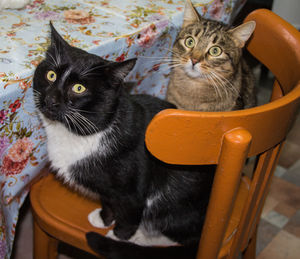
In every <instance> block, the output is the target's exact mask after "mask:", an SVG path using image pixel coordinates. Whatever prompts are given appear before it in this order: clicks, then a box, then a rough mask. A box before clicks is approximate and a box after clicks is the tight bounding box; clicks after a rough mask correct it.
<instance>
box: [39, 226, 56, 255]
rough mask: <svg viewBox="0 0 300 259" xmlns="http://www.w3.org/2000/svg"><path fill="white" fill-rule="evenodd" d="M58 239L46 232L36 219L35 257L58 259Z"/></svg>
mask: <svg viewBox="0 0 300 259" xmlns="http://www.w3.org/2000/svg"><path fill="white" fill-rule="evenodd" d="M57 245H58V240H57V239H55V238H53V237H51V236H49V235H48V234H47V233H45V232H44V231H43V230H42V229H41V228H40V226H39V225H38V224H37V223H36V222H35V221H34V256H33V258H34V259H41V258H43V259H56V257H57Z"/></svg>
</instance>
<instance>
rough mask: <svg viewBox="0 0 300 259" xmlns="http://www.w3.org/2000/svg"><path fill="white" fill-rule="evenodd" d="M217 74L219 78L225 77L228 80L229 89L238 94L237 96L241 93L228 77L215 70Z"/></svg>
mask: <svg viewBox="0 0 300 259" xmlns="http://www.w3.org/2000/svg"><path fill="white" fill-rule="evenodd" d="M215 74H216V75H217V76H218V77H219V78H221V79H223V80H224V81H226V83H227V85H228V86H229V89H230V90H231V91H232V92H233V93H234V94H235V95H237V96H239V95H240V93H239V91H238V90H237V89H236V88H235V87H234V85H233V84H232V83H231V82H230V81H229V80H228V79H227V78H226V77H224V76H223V75H221V74H219V73H217V72H215ZM227 89H228V87H227Z"/></svg>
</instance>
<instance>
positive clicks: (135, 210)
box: [113, 201, 143, 240]
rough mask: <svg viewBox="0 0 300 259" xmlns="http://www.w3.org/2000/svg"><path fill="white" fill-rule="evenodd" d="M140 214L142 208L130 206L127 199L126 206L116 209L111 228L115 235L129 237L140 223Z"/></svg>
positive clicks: (122, 237) (123, 237)
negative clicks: (113, 223)
mask: <svg viewBox="0 0 300 259" xmlns="http://www.w3.org/2000/svg"><path fill="white" fill-rule="evenodd" d="M142 214H143V208H141V207H139V206H134V205H131V206H130V205H129V202H128V201H127V204H126V207H123V208H121V207H119V209H118V211H116V223H115V227H114V229H113V232H114V234H115V236H116V237H117V238H119V239H123V240H128V239H129V238H131V237H132V236H133V235H134V234H135V232H136V231H137V229H138V227H139V225H140V222H141V219H142Z"/></svg>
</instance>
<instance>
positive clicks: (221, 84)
mask: <svg viewBox="0 0 300 259" xmlns="http://www.w3.org/2000/svg"><path fill="white" fill-rule="evenodd" d="M210 74H211V75H212V77H213V78H214V80H215V82H216V84H217V87H218V89H219V90H220V92H221V90H223V92H224V93H225V95H226V98H229V93H228V89H227V87H226V85H225V83H224V82H223V81H222V80H221V79H220V78H219V77H218V75H216V74H215V73H214V72H213V71H210Z"/></svg>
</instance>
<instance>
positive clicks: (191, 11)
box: [182, 0, 201, 28]
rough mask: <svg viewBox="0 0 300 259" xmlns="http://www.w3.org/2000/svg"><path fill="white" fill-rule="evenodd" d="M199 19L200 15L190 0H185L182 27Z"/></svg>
mask: <svg viewBox="0 0 300 259" xmlns="http://www.w3.org/2000/svg"><path fill="white" fill-rule="evenodd" d="M200 20H201V17H200V15H199V14H198V12H197V11H196V9H195V8H194V6H193V4H192V2H191V0H186V2H185V7H184V14H183V24H182V28H184V27H186V26H188V25H190V24H194V23H197V22H199V21H200Z"/></svg>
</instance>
